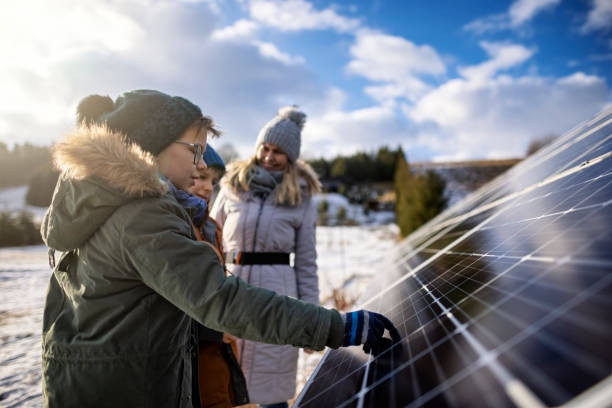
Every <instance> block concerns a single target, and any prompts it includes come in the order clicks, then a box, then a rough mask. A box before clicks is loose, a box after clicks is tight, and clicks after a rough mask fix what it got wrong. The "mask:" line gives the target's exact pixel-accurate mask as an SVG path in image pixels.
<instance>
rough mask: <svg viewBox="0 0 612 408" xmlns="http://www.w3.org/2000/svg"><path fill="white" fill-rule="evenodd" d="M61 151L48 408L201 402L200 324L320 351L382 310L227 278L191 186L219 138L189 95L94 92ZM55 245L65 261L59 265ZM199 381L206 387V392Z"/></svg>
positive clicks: (373, 330) (46, 331) (46, 225)
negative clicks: (200, 225) (198, 229)
mask: <svg viewBox="0 0 612 408" xmlns="http://www.w3.org/2000/svg"><path fill="white" fill-rule="evenodd" d="M77 111H78V121H79V126H78V127H77V128H76V129H75V130H74V131H72V132H71V133H70V134H68V135H67V136H66V138H65V139H64V140H63V141H62V142H60V143H58V144H57V145H56V146H55V147H54V160H55V164H56V166H57V167H58V168H59V169H60V170H61V171H62V175H61V177H60V179H59V180H58V183H57V186H56V189H55V193H54V196H53V200H52V203H51V205H50V207H49V209H48V211H47V213H46V214H45V217H44V219H43V223H42V226H41V232H42V235H43V238H44V240H45V243H46V244H47V246H48V247H49V248H50V262H51V264H52V266H53V267H54V269H53V274H52V276H51V278H50V282H49V287H48V290H47V297H46V301H45V307H44V314H43V344H42V347H43V350H42V358H43V373H42V374H43V394H44V401H45V406H50V407H86V406H97V407H103V406H108V407H197V406H199V398H198V392H197V389H196V388H195V387H197V379H196V377H197V370H194V368H195V367H193V365H192V359H193V357H194V355H195V354H197V350H196V348H197V345H196V344H195V338H196V337H195V336H196V330H197V329H196V324H195V322H197V323H200V324H202V325H204V326H206V327H209V328H211V329H214V330H217V331H220V332H226V333H230V334H232V335H235V336H239V337H241V338H245V339H251V340H255V341H259V342H268V343H274V344H292V345H294V346H297V347H307V348H311V349H315V350H321V349H323V348H324V347H325V346H329V347H332V348H337V347H340V346H349V345H357V344H364V349H365V350H366V351H370V350H371V349H372V348H373V347H376V345H377V344H379V343H380V341H381V338H382V336H383V332H384V330H385V329H387V330H389V331H390V333H391V335H392V337H394V339H395V340H396V341H398V340H399V336H398V335H397V331H396V330H395V328H394V327H393V324H392V323H391V322H390V321H389V320H388V319H386V318H385V317H384V316H382V315H380V314H377V313H373V312H368V311H364V310H361V311H356V312H352V313H348V314H345V315H341V314H340V313H338V312H337V311H336V310H333V309H326V308H323V307H319V306H315V305H313V304H308V303H304V302H301V301H299V300H295V299H292V298H289V297H286V296H279V295H276V294H275V293H274V292H271V291H268V290H265V289H261V288H255V287H251V286H249V285H247V284H246V283H245V282H244V281H242V280H240V279H238V278H235V277H225V274H224V270H223V267H222V265H221V263H220V261H219V259H218V258H217V255H216V254H215V252H214V250H213V249H212V248H210V246H208V245H207V244H205V243H203V242H199V241H198V240H197V237H196V233H195V231H194V228H193V223H194V220H196V219H197V217H200V216H202V211H201V208H198V206H197V205H196V206H195V207H190V206H189V203H188V202H185V196H184V195H182V194H179V193H178V192H180V191H183V192H185V191H190V189H191V187H192V186H193V184H194V180H195V179H196V178H197V177H199V169H201V168H202V167H203V166H204V165H203V162H202V160H201V159H202V154H203V152H204V149H205V146H206V140H207V137H208V136H209V135H213V136H214V135H217V134H218V131H217V130H216V129H215V127H214V124H213V122H212V120H211V119H210V118H207V117H205V116H203V115H202V112H201V110H200V108H199V107H198V106H196V105H194V104H193V103H191V102H190V101H188V100H187V99H184V98H181V97H176V96H175V97H172V96H169V95H167V94H164V93H161V92H157V91H152V90H137V91H131V92H126V93H124V94H122V95H121V96H119V97H118V98H117V99H116V100H115V101H113V100H112V99H111V98H110V97H103V96H99V95H90V96H88V97H86V98H84V99H83V100H82V101H81V103H80V104H79V107H78V109H77ZM55 251H61V252H62V255H61V257H59V259H58V260H57V263H56V262H55V259H56V257H55V255H54V252H55ZM194 386H195V387H194Z"/></svg>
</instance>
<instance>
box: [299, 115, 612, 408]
mask: <svg viewBox="0 0 612 408" xmlns="http://www.w3.org/2000/svg"><path fill="white" fill-rule="evenodd" d="M610 124H612V108H610V109H608V110H607V111H605V112H602V113H601V114H599V115H598V117H596V118H594V119H593V120H591V121H588V122H585V123H583V124H581V125H578V126H577V127H575V128H574V130H573V131H570V132H568V133H566V134H565V135H564V136H562V137H561V138H559V139H557V141H555V142H553V143H552V144H551V145H550V146H548V147H545V148H544V149H542V150H541V151H540V152H538V153H536V154H535V155H534V156H532V157H531V158H529V159H528V160H526V161H525V162H523V163H521V164H519V165H517V166H515V167H514V168H513V169H511V170H510V171H508V172H507V173H506V174H505V175H503V176H500V177H498V178H497V179H496V180H494V182H492V183H490V184H489V185H487V186H484V187H483V188H481V189H480V190H479V191H478V194H473V195H472V196H470V198H469V199H467V200H465V201H464V203H462V204H461V205H457V206H455V207H453V209H449V210H448V211H445V212H444V213H443V214H442V215H443V216H442V215H441V216H439V217H436V219H434V222H430V223H429V224H427V225H426V226H425V227H424V228H422V229H420V230H418V231H417V232H416V233H414V234H412V235H411V236H409V237H408V238H407V239H406V240H404V241H403V242H402V243H400V244H399V245H397V246H396V250H394V251H390V253H389V256H386V257H383V258H385V259H384V260H383V262H381V268H384V270H385V272H386V273H384V278H385V279H382V280H379V281H378V284H379V285H380V283H381V282H382V283H384V284H385V285H387V286H386V287H382V288H380V286H378V288H379V289H376V288H371V291H372V292H373V296H372V297H371V298H370V299H367V298H365V297H364V299H365V302H360V303H362V304H363V305H368V307H369V308H370V309H372V310H375V311H378V312H381V313H383V314H385V315H387V316H389V317H390V318H391V319H392V320H393V321H394V322H395V323H396V325H397V327H398V329H399V330H400V333H401V334H402V336H403V340H402V341H401V342H398V343H396V344H394V345H392V346H391V347H390V348H388V349H387V350H385V351H384V352H383V353H382V354H380V355H376V356H372V355H370V356H368V360H367V361H365V360H363V359H361V358H358V356H359V353H357V354H354V353H353V352H350V353H347V352H344V351H342V350H339V351H332V352H329V353H328V354H326V356H328V355H330V354H331V355H332V356H335V357H333V358H332V359H329V358H327V359H325V361H324V362H322V364H321V366H323V365H325V372H324V373H321V372H319V373H318V375H317V377H321V378H322V380H321V381H318V379H314V380H312V379H311V380H309V384H307V386H306V387H305V388H304V391H303V395H307V398H305V399H307V400H308V401H307V402H303V401H304V399H301V400H299V401H301V402H299V403H298V401H296V408H297V407H302V406H304V407H306V408H309V407H312V406H340V407H373V406H376V407H378V406H383V405H384V406H390V407H395V406H409V407H412V406H414V407H416V406H459V407H461V406H471V405H472V404H473V403H474V402H475V401H478V403H479V404H481V403H484V404H486V405H487V406H496V407H498V406H499V407H502V406H518V407H526V406H544V405H545V404H546V405H560V404H564V406H571V407H573V406H603V405H610V406H612V375H611V374H612V351H611V350H610V347H609V346H608V344H612V326H610V324H609V315H608V314H607V313H606V311H612V273H611V272H612V252H611V251H610V248H612V232H611V231H610V225H611V222H612V214H611V213H610V204H611V203H612V194H611V193H612V191H611V189H610V186H612V181H610V180H612V178H611V177H612V172H611V171H610V168H611V167H612V164H611V163H612V160H610V158H612V134H611V133H612V132H610V131H609V129H612V126H610ZM572 132H573V133H572ZM579 162H580V163H579ZM532 171H534V172H536V173H535V174H529V172H532ZM539 175H541V177H540V178H538V176H539ZM526 176H527V177H526ZM517 181H518V182H517ZM466 203H468V204H466ZM492 204H493V205H492ZM457 208H459V209H461V211H463V214H462V213H460V211H459V210H457ZM383 265H384V266H383ZM410 278H412V279H410ZM375 290H378V291H377V292H374V291H375ZM366 294H367V293H366ZM604 322H607V323H604ZM471 340H474V341H475V342H476V343H474V342H472V341H471ZM353 351H354V350H353ZM402 353H403V356H402ZM330 380H331V382H330ZM355 380H358V384H357V383H355ZM313 384H315V385H316V388H312V391H314V392H309V387H310V386H312V385H313ZM347 386H348V387H347ZM341 389H343V391H342V392H338V391H337V390H341ZM389 393H390V394H391V395H389ZM474 396H477V398H479V399H477V400H474V399H473V398H474ZM380 404H383V405H380ZM581 404H582V405H581Z"/></svg>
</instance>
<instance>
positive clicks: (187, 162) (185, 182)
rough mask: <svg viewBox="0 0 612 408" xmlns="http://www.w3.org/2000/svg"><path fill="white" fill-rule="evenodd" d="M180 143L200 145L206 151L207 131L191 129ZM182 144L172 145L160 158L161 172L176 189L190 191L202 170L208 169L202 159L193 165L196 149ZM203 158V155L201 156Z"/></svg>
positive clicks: (195, 127) (158, 158)
mask: <svg viewBox="0 0 612 408" xmlns="http://www.w3.org/2000/svg"><path fill="white" fill-rule="evenodd" d="M177 141H178V142H182V143H190V144H199V145H200V146H202V151H203V150H204V149H206V129H204V128H200V127H198V126H191V127H189V128H188V129H187V130H186V131H185V133H183V135H182V136H181V137H180V138H179V139H177ZM182 143H170V145H169V146H168V147H166V148H165V149H164V150H163V151H162V152H161V153H160V154H159V155H158V156H157V162H158V165H159V171H160V172H161V173H162V174H163V175H164V176H166V177H167V178H168V180H170V182H171V183H172V184H174V185H175V186H176V188H178V189H181V190H183V191H190V190H191V188H192V187H193V185H194V184H195V180H196V179H198V178H199V177H200V170H203V169H206V163H204V160H202V157H200V161H199V162H198V164H197V165H195V164H193V158H194V153H195V148H194V147H193V146H188V145H185V144H182ZM200 156H201V155H200Z"/></svg>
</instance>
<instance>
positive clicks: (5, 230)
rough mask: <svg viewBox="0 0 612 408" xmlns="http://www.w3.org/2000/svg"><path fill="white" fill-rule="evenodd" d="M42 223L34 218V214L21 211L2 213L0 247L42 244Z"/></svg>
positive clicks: (0, 216) (0, 217)
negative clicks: (38, 223)
mask: <svg viewBox="0 0 612 408" xmlns="http://www.w3.org/2000/svg"><path fill="white" fill-rule="evenodd" d="M42 243H43V241H42V237H41V236H40V225H37V224H36V223H35V222H34V221H33V220H32V215H31V214H29V213H27V212H25V211H22V212H20V213H17V214H14V213H8V212H3V213H0V247H9V246H21V245H39V244H42Z"/></svg>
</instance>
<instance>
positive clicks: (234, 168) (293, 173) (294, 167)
mask: <svg viewBox="0 0 612 408" xmlns="http://www.w3.org/2000/svg"><path fill="white" fill-rule="evenodd" d="M256 166H257V157H256V156H253V157H251V158H250V159H247V160H241V161H235V162H233V163H231V164H230V165H229V166H228V169H227V174H226V175H225V177H224V178H223V182H224V184H226V185H227V186H229V187H230V188H231V189H232V190H233V191H234V192H240V191H241V190H242V191H249V184H250V182H251V179H252V178H253V176H254V175H255V172H256V168H255V167H256ZM300 178H303V179H304V180H305V181H306V191H305V193H306V195H307V196H308V197H309V198H310V197H312V196H313V195H314V194H317V193H319V192H320V191H321V183H320V182H319V179H318V177H317V175H316V173H315V172H314V170H313V169H312V167H310V166H309V165H308V164H307V163H305V162H303V161H301V160H298V161H297V162H295V163H291V162H287V167H285V170H284V175H283V181H282V182H281V183H280V184H279V185H278V186H276V188H275V190H274V192H275V198H274V203H275V204H277V205H291V206H293V205H300V204H302V195H303V194H304V192H303V191H302V188H301V186H300Z"/></svg>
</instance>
